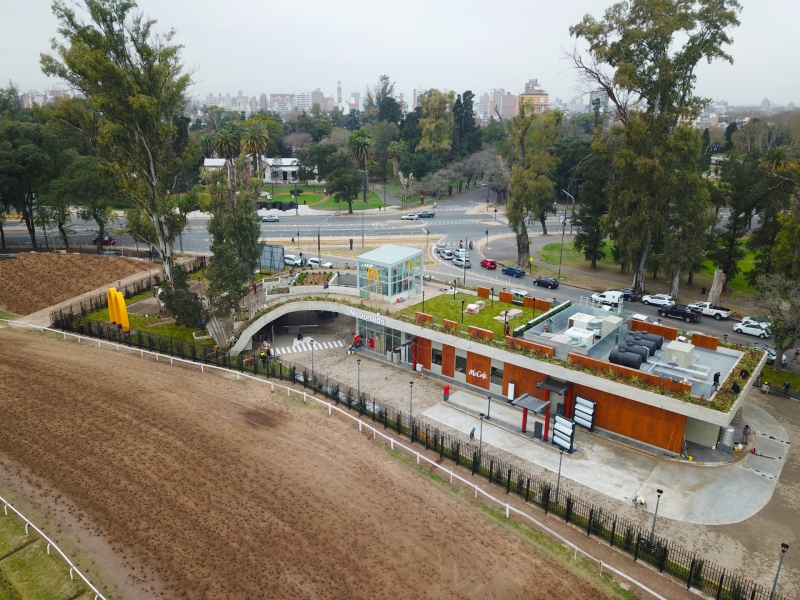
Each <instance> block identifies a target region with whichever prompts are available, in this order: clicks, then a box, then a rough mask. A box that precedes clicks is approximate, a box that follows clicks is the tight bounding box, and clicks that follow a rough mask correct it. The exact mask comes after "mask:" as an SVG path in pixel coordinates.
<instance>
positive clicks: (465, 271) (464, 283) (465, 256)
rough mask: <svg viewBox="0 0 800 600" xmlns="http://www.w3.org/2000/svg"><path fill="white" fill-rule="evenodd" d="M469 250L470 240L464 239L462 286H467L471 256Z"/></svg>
mask: <svg viewBox="0 0 800 600" xmlns="http://www.w3.org/2000/svg"><path fill="white" fill-rule="evenodd" d="M467 248H469V238H465V239H464V278H463V279H462V280H461V281H462V282H463V283H462V285H467V260H468V259H467V256H469V252H467V250H466V249H467Z"/></svg>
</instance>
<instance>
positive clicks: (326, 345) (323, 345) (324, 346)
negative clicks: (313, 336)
mask: <svg viewBox="0 0 800 600" xmlns="http://www.w3.org/2000/svg"><path fill="white" fill-rule="evenodd" d="M333 348H344V343H343V342H342V341H341V340H336V341H334V342H317V344H316V345H315V347H314V350H316V351H319V350H332V349H333ZM273 352H274V353H275V356H280V355H283V354H293V353H294V354H299V353H301V352H311V344H308V343H306V342H302V343H300V344H297V345H295V346H284V347H283V348H275V349H274V350H273Z"/></svg>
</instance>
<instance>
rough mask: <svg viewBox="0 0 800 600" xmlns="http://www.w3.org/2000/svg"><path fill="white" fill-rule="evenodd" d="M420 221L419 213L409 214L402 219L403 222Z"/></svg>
mask: <svg viewBox="0 0 800 600" xmlns="http://www.w3.org/2000/svg"><path fill="white" fill-rule="evenodd" d="M417 219H419V215H418V214H417V213H408V214H406V215H403V216H402V217H400V220H401V221H416V220H417Z"/></svg>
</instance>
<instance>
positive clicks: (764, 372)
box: [761, 349, 800, 391]
mask: <svg viewBox="0 0 800 600" xmlns="http://www.w3.org/2000/svg"><path fill="white" fill-rule="evenodd" d="M793 352H794V350H793V349H789V350H787V351H786V352H784V354H785V355H786V358H788V359H789V360H792V353H793ZM761 380H762V381H768V382H769V384H770V385H781V386H782V385H783V382H784V381H788V382H789V385H791V386H792V389H793V390H794V391H797V390H798V389H800V387H798V386H800V375H798V374H797V373H792V372H791V371H787V370H786V369H785V368H784V369H782V370H781V372H780V373H776V372H775V371H774V370H773V368H772V367H770V366H769V365H764V368H763V369H761Z"/></svg>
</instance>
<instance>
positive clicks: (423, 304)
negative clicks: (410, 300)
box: [422, 290, 425, 312]
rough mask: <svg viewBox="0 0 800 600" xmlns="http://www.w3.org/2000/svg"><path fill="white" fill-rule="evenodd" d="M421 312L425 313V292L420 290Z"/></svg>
mask: <svg viewBox="0 0 800 600" xmlns="http://www.w3.org/2000/svg"><path fill="white" fill-rule="evenodd" d="M422 312H425V290H422Z"/></svg>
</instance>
